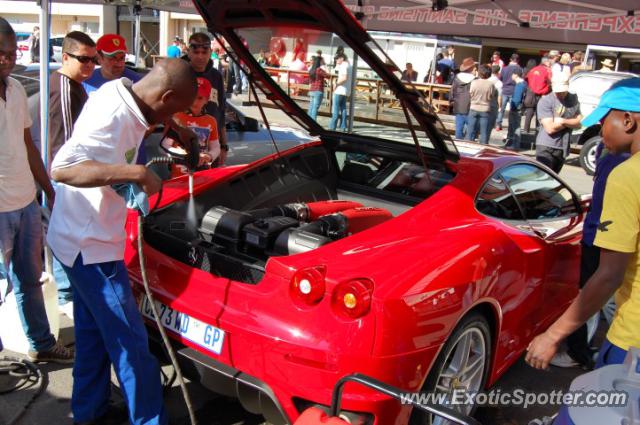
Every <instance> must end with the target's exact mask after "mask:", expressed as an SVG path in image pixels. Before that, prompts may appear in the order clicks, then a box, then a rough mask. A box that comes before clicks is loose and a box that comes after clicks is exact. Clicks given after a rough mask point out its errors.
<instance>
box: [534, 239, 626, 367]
mask: <svg viewBox="0 0 640 425" xmlns="http://www.w3.org/2000/svg"><path fill="white" fill-rule="evenodd" d="M631 255H632V254H630V253H626V252H617V251H611V250H608V249H602V252H601V254H600V263H599V264H598V270H596V272H595V273H594V274H593V276H591V278H590V279H589V280H588V281H587V283H586V285H585V287H584V288H583V289H582V291H580V294H579V295H578V296H577V297H576V299H575V300H573V303H571V306H570V307H569V308H568V309H567V311H565V312H564V314H563V315H562V316H560V318H559V319H558V320H556V321H555V323H553V325H551V326H550V327H549V329H547V331H546V332H544V333H542V334H540V335H538V336H537V337H535V338H534V340H533V341H531V344H529V347H528V348H527V351H528V352H527V356H526V358H525V360H526V362H527V363H528V364H530V365H531V366H532V367H534V368H536V369H546V368H547V367H548V366H549V362H550V361H551V359H552V358H553V356H554V355H555V354H556V351H557V350H558V346H559V345H560V342H561V341H562V340H563V339H565V338H566V337H567V336H569V335H570V334H571V333H573V332H574V331H575V330H576V329H578V328H579V327H580V326H582V324H583V323H585V322H586V321H587V320H588V319H589V317H591V316H593V315H594V314H595V313H596V312H597V311H599V310H600V309H601V308H602V306H603V305H604V304H605V303H606V302H607V300H608V299H609V298H611V296H612V295H613V294H614V293H615V291H616V290H617V289H618V288H619V287H620V285H621V284H622V282H623V280H624V273H625V270H626V267H627V263H628V262H629V259H630V258H631Z"/></svg>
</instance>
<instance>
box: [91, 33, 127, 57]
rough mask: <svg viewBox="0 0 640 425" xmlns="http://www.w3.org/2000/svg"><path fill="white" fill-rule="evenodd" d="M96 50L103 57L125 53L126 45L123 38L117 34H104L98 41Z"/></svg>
mask: <svg viewBox="0 0 640 425" xmlns="http://www.w3.org/2000/svg"><path fill="white" fill-rule="evenodd" d="M96 49H97V50H98V51H99V52H102V53H103V54H105V55H115V54H116V53H127V44H126V42H125V39H124V37H122V36H121V35H118V34H105V35H103V36H102V37H100V38H99V39H98V42H97V43H96Z"/></svg>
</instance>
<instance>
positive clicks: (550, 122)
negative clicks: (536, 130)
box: [540, 118, 564, 134]
mask: <svg viewBox="0 0 640 425" xmlns="http://www.w3.org/2000/svg"><path fill="white" fill-rule="evenodd" d="M563 122H564V119H563V118H560V119H558V118H555V119H554V118H542V119H541V120H540V124H542V128H544V131H546V132H547V133H548V134H553V133H555V132H558V131H560V130H562V129H563V128H564V124H563Z"/></svg>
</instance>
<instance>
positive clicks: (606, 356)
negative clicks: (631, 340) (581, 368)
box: [595, 339, 627, 369]
mask: <svg viewBox="0 0 640 425" xmlns="http://www.w3.org/2000/svg"><path fill="white" fill-rule="evenodd" d="M626 356H627V350H623V349H622V348H620V347H618V346H617V345H613V344H612V343H611V341H609V340H608V339H605V340H604V342H603V343H602V347H600V352H599V353H598V360H596V366H595V368H596V369H599V368H601V367H603V366H607V365H610V364H622V363H624V358H625V357H626Z"/></svg>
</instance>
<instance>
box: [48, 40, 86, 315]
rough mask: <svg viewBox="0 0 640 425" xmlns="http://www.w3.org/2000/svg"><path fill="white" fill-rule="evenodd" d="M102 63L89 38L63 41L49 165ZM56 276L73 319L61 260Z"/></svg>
mask: <svg viewBox="0 0 640 425" xmlns="http://www.w3.org/2000/svg"><path fill="white" fill-rule="evenodd" d="M97 62H98V52H97V51H96V43H95V42H94V41H93V40H92V39H91V37H89V36H88V35H87V34H85V33H83V32H80V31H72V32H70V33H69V34H67V35H66V36H65V38H64V40H63V41H62V67H61V68H60V69H58V70H57V71H56V72H53V73H52V74H51V78H50V79H49V95H50V101H49V161H48V162H47V164H49V165H50V164H51V162H52V161H53V158H54V157H55V155H56V153H58V150H60V148H61V147H62V145H63V144H64V143H65V142H66V141H67V140H69V138H70V137H71V133H72V132H73V125H74V124H75V122H76V119H78V116H79V115H80V111H82V107H83V106H84V104H85V102H86V101H87V97H88V96H87V92H86V91H85V89H84V87H83V86H82V82H83V81H84V80H86V79H87V78H89V77H91V74H93V70H94V68H95V66H96V63H97ZM53 275H54V279H55V281H56V285H57V287H58V305H59V308H60V310H61V311H62V312H63V313H65V314H66V315H67V316H69V317H70V318H73V293H72V289H71V284H70V283H69V279H68V278H67V275H66V274H65V272H64V270H63V269H62V266H61V265H60V263H59V262H58V260H57V259H55V258H54V260H53Z"/></svg>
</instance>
